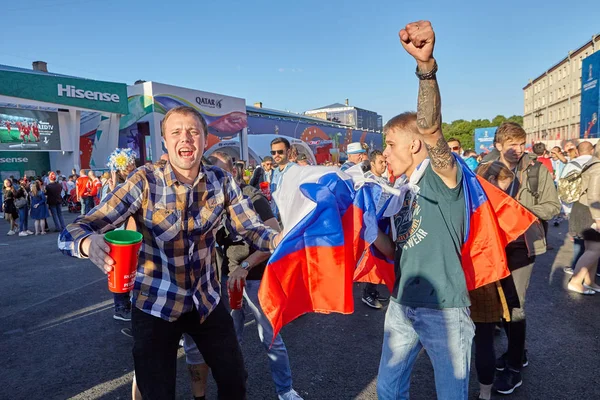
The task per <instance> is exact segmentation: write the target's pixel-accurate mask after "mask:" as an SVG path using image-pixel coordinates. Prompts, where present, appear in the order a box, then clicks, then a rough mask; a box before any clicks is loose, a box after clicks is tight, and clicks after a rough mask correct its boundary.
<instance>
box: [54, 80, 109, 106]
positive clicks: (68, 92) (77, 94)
mask: <svg viewBox="0 0 600 400" xmlns="http://www.w3.org/2000/svg"><path fill="white" fill-rule="evenodd" d="M57 87H58V96H59V97H62V96H66V97H74V98H76V99H87V100H97V101H108V102H112V103H118V102H119V100H120V99H119V95H118V94H113V93H103V92H92V91H91V90H83V89H77V88H76V87H75V86H73V85H66V86H63V85H61V84H60V83H59V84H58V85H57Z"/></svg>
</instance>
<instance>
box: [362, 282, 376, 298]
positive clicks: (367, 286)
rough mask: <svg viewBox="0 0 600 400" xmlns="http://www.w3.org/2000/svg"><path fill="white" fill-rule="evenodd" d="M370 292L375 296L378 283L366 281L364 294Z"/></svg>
mask: <svg viewBox="0 0 600 400" xmlns="http://www.w3.org/2000/svg"><path fill="white" fill-rule="evenodd" d="M368 294H370V295H371V296H375V295H376V294H377V285H374V284H372V283H369V282H367V283H365V284H364V286H363V296H365V295H368Z"/></svg>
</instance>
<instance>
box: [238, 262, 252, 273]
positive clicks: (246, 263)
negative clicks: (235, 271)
mask: <svg viewBox="0 0 600 400" xmlns="http://www.w3.org/2000/svg"><path fill="white" fill-rule="evenodd" d="M240 267H242V269H243V270H245V271H248V270H249V269H250V263H249V262H248V261H242V263H241V264H240Z"/></svg>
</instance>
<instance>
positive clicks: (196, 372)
mask: <svg viewBox="0 0 600 400" xmlns="http://www.w3.org/2000/svg"><path fill="white" fill-rule="evenodd" d="M202 365H203V364H188V371H190V377H191V379H192V382H199V383H200V382H202V380H203V374H202Z"/></svg>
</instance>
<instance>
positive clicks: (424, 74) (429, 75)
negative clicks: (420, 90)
mask: <svg viewBox="0 0 600 400" xmlns="http://www.w3.org/2000/svg"><path fill="white" fill-rule="evenodd" d="M437 70H438V65H437V61H435V60H434V61H433V68H432V69H431V71H429V72H421V71H419V67H418V66H417V70H416V71H415V74H416V75H417V78H419V79H420V80H422V81H424V80H428V79H434V78H435V74H436V72H437Z"/></svg>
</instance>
